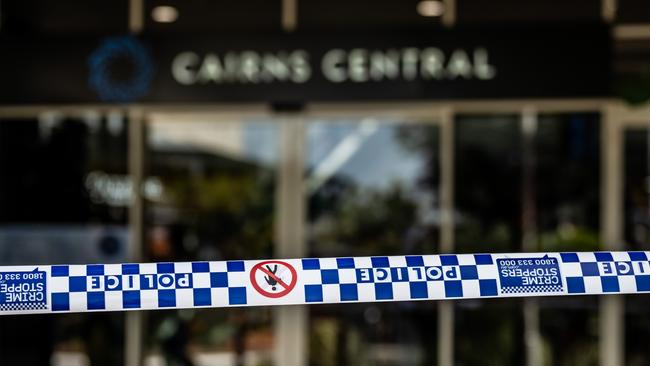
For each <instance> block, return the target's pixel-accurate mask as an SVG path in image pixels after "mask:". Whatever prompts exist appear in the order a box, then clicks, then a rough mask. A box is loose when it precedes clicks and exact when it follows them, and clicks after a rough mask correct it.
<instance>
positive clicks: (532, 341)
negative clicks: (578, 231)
mask: <svg viewBox="0 0 650 366" xmlns="http://www.w3.org/2000/svg"><path fill="white" fill-rule="evenodd" d="M520 121H521V135H522V142H523V171H522V177H523V182H522V187H521V188H522V189H521V198H522V200H521V202H522V215H521V216H522V222H521V226H522V232H523V238H522V251H524V252H535V251H537V250H538V249H539V245H538V237H537V192H536V188H535V183H536V175H535V173H536V170H537V168H536V165H537V156H536V155H537V154H536V152H535V138H536V136H537V127H538V116H537V111H536V110H535V108H534V107H532V106H528V107H525V108H524V109H523V110H522V111H521V118H520ZM523 316H524V345H525V348H526V365H527V366H541V365H542V361H543V360H542V357H543V355H542V336H541V334H540V330H539V303H538V300H537V299H535V298H526V299H524V305H523Z"/></svg>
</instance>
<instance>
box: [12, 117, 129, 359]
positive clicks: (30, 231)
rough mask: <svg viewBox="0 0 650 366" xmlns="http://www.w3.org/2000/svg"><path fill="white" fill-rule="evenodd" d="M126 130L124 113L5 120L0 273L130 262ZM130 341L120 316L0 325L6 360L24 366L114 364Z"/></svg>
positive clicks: (22, 319)
mask: <svg viewBox="0 0 650 366" xmlns="http://www.w3.org/2000/svg"><path fill="white" fill-rule="evenodd" d="M126 130H127V129H126V121H125V119H124V116H123V115H121V114H120V113H111V114H109V115H107V116H101V115H99V114H96V113H92V112H88V113H87V115H86V116H85V117H84V118H71V117H68V116H64V115H62V114H60V113H55V112H52V113H46V114H43V115H42V116H41V117H40V118H39V119H13V120H9V119H4V120H0V265H10V264H54V263H70V264H75V263H93V262H99V263H114V262H118V263H119V262H122V261H124V260H125V259H126V255H127V253H128V235H127V233H128V230H127V212H128V210H127V206H128V204H129V200H130V198H131V197H130V196H129V193H130V190H129V188H128V187H129V177H128V176H127V174H126V172H127V171H126V166H127V164H126V161H127V135H126ZM123 333H124V315H123V314H122V313H80V314H59V315H56V316H52V315H48V316H44V315H39V316H35V315H24V316H20V317H7V316H2V317H0V354H2V359H3V362H5V363H6V364H16V365H18V364H20V365H47V364H52V365H55V366H56V365H68V364H72V363H73V362H77V363H76V364H80V365H85V364H88V363H90V364H92V365H116V364H120V363H122V361H123V340H124V335H123ZM50 361H51V363H50Z"/></svg>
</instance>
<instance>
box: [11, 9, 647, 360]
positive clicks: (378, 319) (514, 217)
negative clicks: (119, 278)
mask: <svg viewBox="0 0 650 366" xmlns="http://www.w3.org/2000/svg"><path fill="white" fill-rule="evenodd" d="M0 55H1V57H0V80H1V82H0V264H2V265H10V264H55V263H70V264H74V263H120V262H125V261H146V262H150V261H188V260H227V259H256V258H260V259H261V258H290V257H302V256H315V257H325V256H350V255H352V256H357V255H405V254H434V253H445V252H453V253H477V252H488V253H495V252H519V251H592V250H650V2H648V1H647V0H571V1H549V0H527V1H513V0H493V1H489V2H486V1H481V0H443V1H437V0H373V1H370V0H345V1H343V0H329V1H326V2H324V1H315V0H247V1H237V2H235V1H216V0H212V1H208V0H192V1H175V0H169V1H161V0H111V1H102V0H83V1H82V0H67V1H58V2H55V1H46V0H22V1H19V0H2V1H1V2H0ZM648 306H650V297H648V295H634V296H601V297H597V296H581V297H555V298H553V297H550V298H540V299H534V298H530V299H490V300H484V299H481V300H460V301H453V302H446V301H440V302H399V303H369V304H345V305H338V304H337V305H317V306H311V307H307V306H287V307H281V308H266V307H254V308H225V309H223V308H222V309H188V310H164V311H150V312H146V313H145V312H132V313H80V314H57V315H42V316H41V315H38V316H36V315H35V316H15V317H8V316H2V317H0V363H2V364H7V365H14V364H20V365H52V366H64V365H65V366H68V365H70V366H88V365H93V366H95V365H99V366H101V365H128V366H136V365H147V366H174V365H196V366H208V365H233V366H234V365H237V366H239V365H242V366H243V365H247V366H248V365H251V366H252V365H278V366H279V365H282V366H300V365H314V366H334V365H440V366H451V365H527V366H541V365H596V364H599V365H612V366H616V365H647V364H650V348H648V346H647V339H648V338H650V313H648V311H647V309H648Z"/></svg>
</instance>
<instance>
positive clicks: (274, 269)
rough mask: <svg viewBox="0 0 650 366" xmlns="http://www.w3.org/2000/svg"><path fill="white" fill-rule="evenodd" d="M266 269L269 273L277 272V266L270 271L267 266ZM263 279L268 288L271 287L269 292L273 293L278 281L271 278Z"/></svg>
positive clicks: (265, 277)
mask: <svg viewBox="0 0 650 366" xmlns="http://www.w3.org/2000/svg"><path fill="white" fill-rule="evenodd" d="M266 269H268V270H269V272H271V273H273V274H275V272H277V271H278V265H277V264H276V265H275V266H274V267H273V269H271V267H270V266H269V265H268V264H267V265H266ZM264 279H265V280H266V283H268V284H269V286H271V290H273V291H275V286H276V285H277V284H278V281H276V280H275V278H273V276H264Z"/></svg>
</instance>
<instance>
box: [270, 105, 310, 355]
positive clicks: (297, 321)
mask: <svg viewBox="0 0 650 366" xmlns="http://www.w3.org/2000/svg"><path fill="white" fill-rule="evenodd" d="M280 131H281V132H280V144H279V145H280V150H281V151H280V161H279V166H278V170H277V180H276V181H277V190H276V195H275V196H276V215H275V217H276V230H275V237H276V240H275V249H276V251H275V255H276V257H280V258H300V257H303V256H304V255H305V254H306V253H307V247H306V244H305V238H304V231H305V230H304V226H305V186H304V179H303V172H304V155H305V154H304V149H305V126H304V122H303V121H302V120H300V119H298V118H289V117H286V118H284V119H283V120H282V121H281V122H280ZM273 311H274V320H275V327H274V332H275V338H274V339H275V355H274V361H275V365H278V366H279V365H282V366H303V365H306V364H307V347H308V344H307V340H308V339H309V334H308V331H309V329H308V321H309V312H308V308H307V306H305V305H292V306H277V307H274V309H273Z"/></svg>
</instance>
